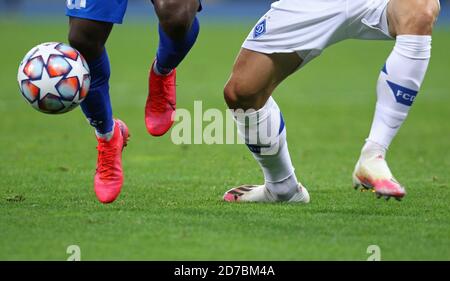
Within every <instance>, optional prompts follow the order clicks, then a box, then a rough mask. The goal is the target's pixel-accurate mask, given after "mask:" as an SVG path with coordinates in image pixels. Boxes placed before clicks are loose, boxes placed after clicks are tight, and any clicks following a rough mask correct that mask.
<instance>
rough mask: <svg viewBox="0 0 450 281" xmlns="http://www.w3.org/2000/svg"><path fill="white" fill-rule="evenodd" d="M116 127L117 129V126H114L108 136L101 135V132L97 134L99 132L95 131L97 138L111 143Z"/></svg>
mask: <svg viewBox="0 0 450 281" xmlns="http://www.w3.org/2000/svg"><path fill="white" fill-rule="evenodd" d="M114 127H115V126H113V128H112V131H111V132H108V133H106V134H100V133H99V132H97V130H95V134H96V135H97V137H98V138H99V139H103V140H106V141H110V140H111V139H112V137H113V135H114Z"/></svg>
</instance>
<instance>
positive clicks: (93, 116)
mask: <svg viewBox="0 0 450 281" xmlns="http://www.w3.org/2000/svg"><path fill="white" fill-rule="evenodd" d="M88 65H89V69H90V71H91V87H90V88H89V93H88V95H87V97H86V99H85V100H84V101H83V102H82V103H81V109H82V110H83V112H84V115H86V118H87V119H88V120H89V122H90V123H91V126H93V127H94V128H95V129H96V130H97V133H100V134H106V133H109V132H111V131H112V130H113V127H114V120H113V117H112V108H111V101H110V99H109V76H110V73H111V72H110V66H109V58H108V54H107V52H106V49H105V50H104V51H103V53H102V55H101V56H100V57H99V58H97V59H95V60H93V61H91V62H89V63H88Z"/></svg>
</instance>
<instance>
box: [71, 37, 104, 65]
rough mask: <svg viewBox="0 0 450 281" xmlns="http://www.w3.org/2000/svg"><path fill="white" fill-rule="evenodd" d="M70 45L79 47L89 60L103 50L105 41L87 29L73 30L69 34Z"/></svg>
mask: <svg viewBox="0 0 450 281" xmlns="http://www.w3.org/2000/svg"><path fill="white" fill-rule="evenodd" d="M68 40H69V44H70V46H72V47H74V48H75V49H77V50H78V51H79V52H80V53H81V54H82V55H83V57H85V58H86V60H87V61H91V60H93V59H95V58H97V57H99V56H100V55H101V53H102V52H103V48H104V46H103V43H102V42H100V41H99V40H96V36H94V35H90V34H89V32H87V31H80V30H71V31H70V32H69V36H68Z"/></svg>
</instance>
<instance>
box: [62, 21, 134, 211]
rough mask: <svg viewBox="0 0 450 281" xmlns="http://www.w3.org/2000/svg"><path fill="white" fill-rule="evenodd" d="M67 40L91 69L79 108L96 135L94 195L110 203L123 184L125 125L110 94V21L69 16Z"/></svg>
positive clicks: (126, 136) (126, 131) (126, 133)
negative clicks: (114, 109)
mask: <svg viewBox="0 0 450 281" xmlns="http://www.w3.org/2000/svg"><path fill="white" fill-rule="evenodd" d="M69 23H70V30H69V43H70V45H71V46H72V47H74V48H76V49H77V50H79V51H80V53H81V54H82V55H83V56H84V57H85V58H86V61H87V62H88V65H89V69H90V73H91V86H90V90H89V93H88V95H87V97H86V99H85V100H84V101H83V102H82V103H81V108H82V110H83V113H84V114H85V116H86V118H87V119H88V120H89V122H90V124H91V125H92V126H93V127H94V128H95V132H96V135H97V139H98V147H97V149H98V160H97V169H96V173H95V178H94V189H95V193H96V195H97V198H98V199H99V200H100V201H101V202H103V203H110V202H112V201H114V200H115V199H116V197H117V196H118V195H119V193H120V190H121V187H122V184H123V171H122V159H121V158H122V149H123V147H124V146H125V145H126V142H127V138H128V129H127V127H126V125H125V124H124V123H123V122H122V121H120V120H114V119H113V115H112V108H111V102H110V98H109V77H110V65H109V59H108V55H107V52H106V49H105V42H106V40H107V38H108V36H109V34H110V32H111V29H112V26H113V24H112V23H109V22H100V21H94V20H89V19H82V18H77V17H70V19H69Z"/></svg>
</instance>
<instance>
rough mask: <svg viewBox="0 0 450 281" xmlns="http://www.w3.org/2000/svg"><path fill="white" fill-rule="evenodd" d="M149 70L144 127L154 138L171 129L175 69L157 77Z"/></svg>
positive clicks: (174, 92) (174, 103) (173, 111)
mask: <svg viewBox="0 0 450 281" xmlns="http://www.w3.org/2000/svg"><path fill="white" fill-rule="evenodd" d="M155 62H156V61H154V62H153V64H152V67H151V68H150V74H149V78H148V97H147V103H146V104H145V126H146V127H147V131H148V132H149V133H150V134H151V135H152V136H155V137H158V136H162V135H164V134H165V133H166V132H167V131H168V130H169V129H170V127H172V124H173V120H174V117H175V115H174V114H175V108H176V69H173V70H172V72H170V73H169V74H167V75H158V74H157V73H155V71H154V70H153V67H154V64H155Z"/></svg>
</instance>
